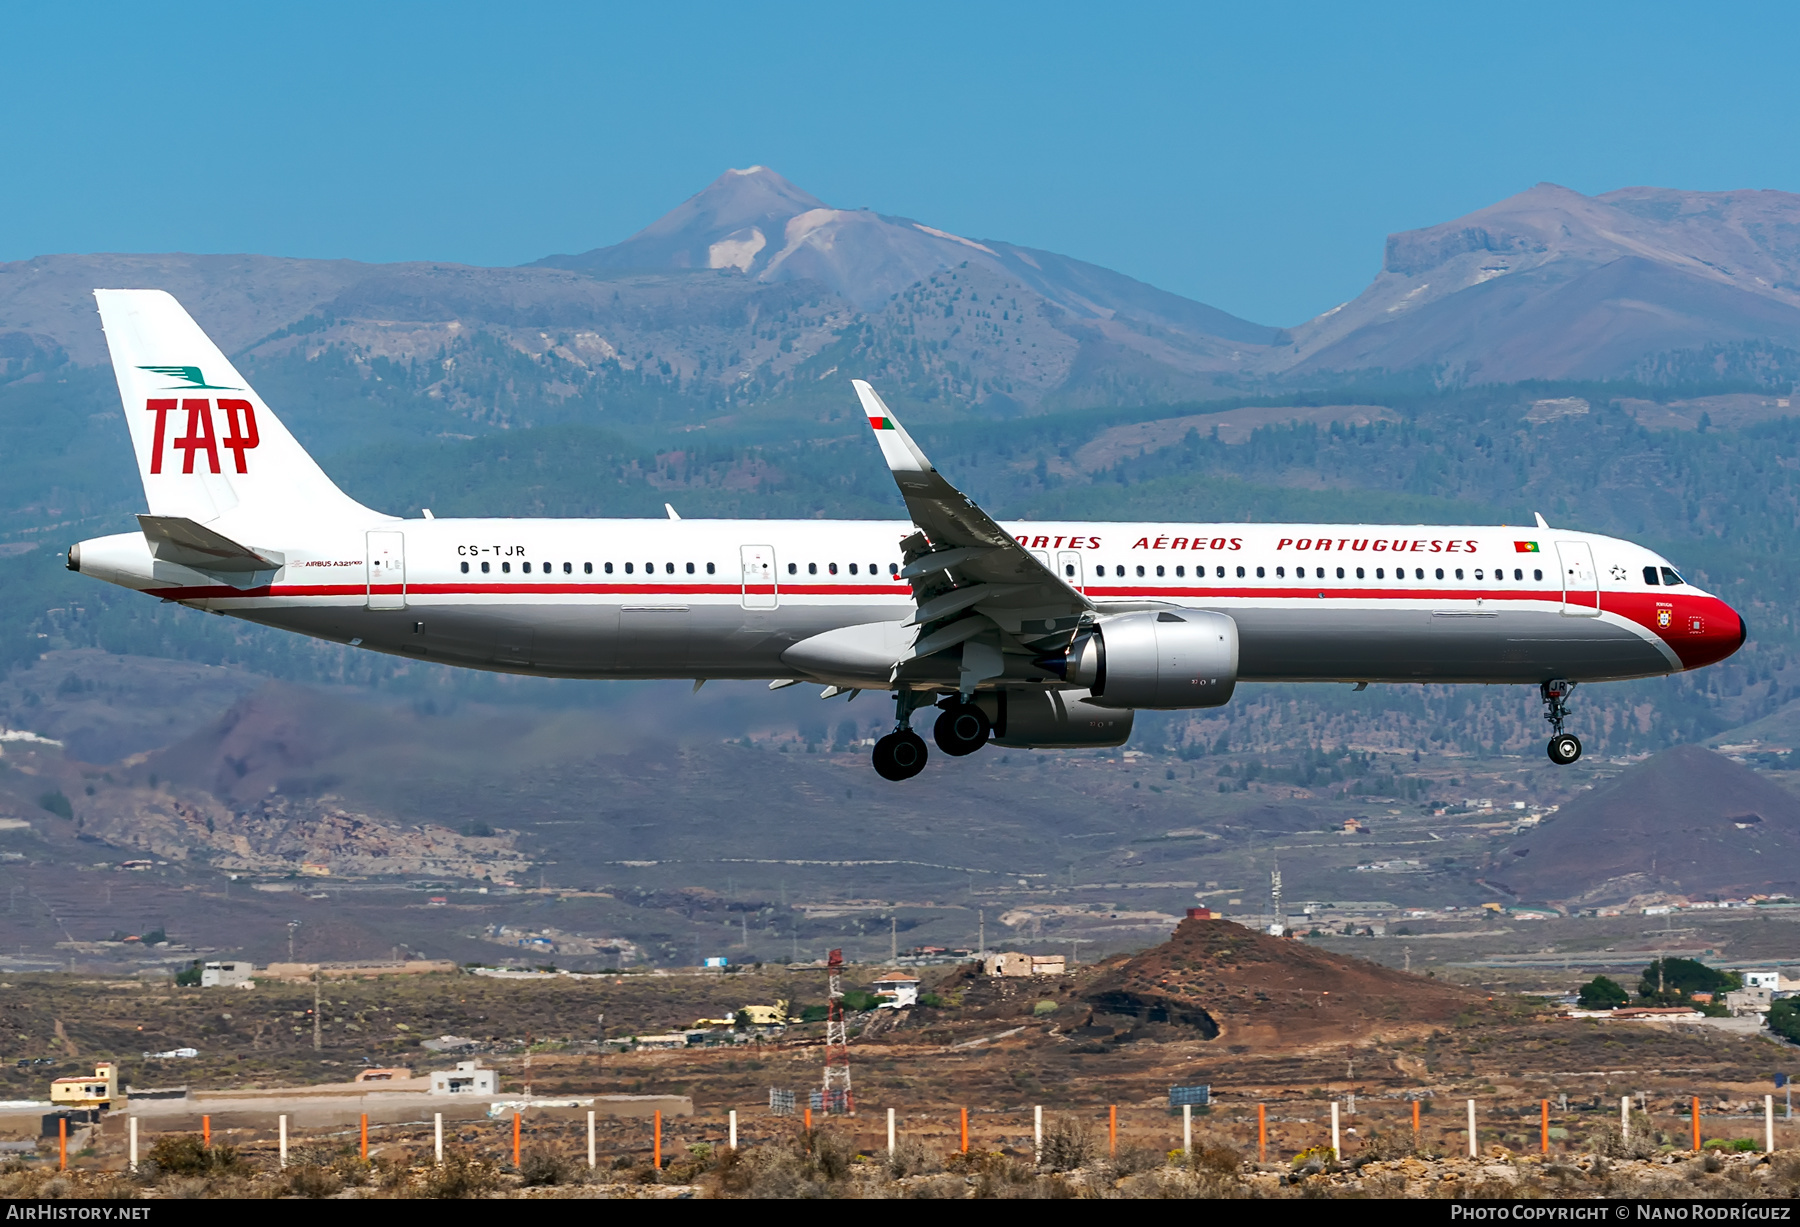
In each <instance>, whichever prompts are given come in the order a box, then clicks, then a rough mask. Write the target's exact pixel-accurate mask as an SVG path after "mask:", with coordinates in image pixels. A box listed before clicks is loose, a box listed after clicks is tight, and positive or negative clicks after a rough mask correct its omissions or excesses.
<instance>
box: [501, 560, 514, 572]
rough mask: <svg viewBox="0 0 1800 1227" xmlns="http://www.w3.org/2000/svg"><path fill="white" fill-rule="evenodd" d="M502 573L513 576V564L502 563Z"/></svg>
mask: <svg viewBox="0 0 1800 1227" xmlns="http://www.w3.org/2000/svg"><path fill="white" fill-rule="evenodd" d="M500 573H501V574H503V575H511V574H512V563H510V562H503V563H501V564H500Z"/></svg>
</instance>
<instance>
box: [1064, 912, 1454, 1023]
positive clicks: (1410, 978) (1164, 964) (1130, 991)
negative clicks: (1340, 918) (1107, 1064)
mask: <svg viewBox="0 0 1800 1227" xmlns="http://www.w3.org/2000/svg"><path fill="white" fill-rule="evenodd" d="M1083 999H1084V1000H1085V1001H1086V1002H1087V1003H1088V1004H1089V1005H1091V1006H1092V1007H1093V1008H1094V1011H1095V1013H1096V1014H1097V1015H1115V1016H1120V1017H1124V1018H1130V1019H1134V1020H1137V1021H1140V1022H1143V1023H1149V1024H1158V1023H1166V1024H1169V1025H1172V1026H1180V1027H1192V1028H1195V1029H1197V1030H1199V1031H1200V1033H1201V1034H1202V1035H1204V1036H1206V1037H1207V1038H1208V1039H1219V1040H1222V1041H1224V1042H1225V1043H1227V1044H1232V1045H1238V1044H1242V1045H1249V1046H1251V1047H1255V1048H1269V1047H1278V1046H1279V1047H1292V1046H1296V1045H1304V1044H1310V1043H1342V1042H1346V1041H1350V1040H1358V1041H1366V1040H1370V1039H1373V1038H1376V1037H1378V1036H1390V1037H1391V1036H1396V1035H1400V1034H1402V1033H1404V1032H1406V1031H1408V1030H1412V1029H1416V1028H1417V1027H1419V1026H1421V1025H1425V1026H1442V1025H1445V1024H1447V1023H1451V1022H1454V1021H1455V1020H1456V1019H1457V1018H1458V1017H1460V1016H1463V1015H1468V1014H1472V1013H1474V1012H1476V1011H1479V1010H1482V1009H1484V1008H1485V1006H1486V999H1485V998H1484V997H1483V996H1482V995H1479V994H1476V993H1473V992H1470V991H1469V990H1467V989H1462V988H1457V987H1455V986H1453V985H1449V984H1442V983H1439V982H1438V981H1436V980H1434V979H1430V978H1427V977H1425V976H1414V975H1409V974H1407V973H1406V972H1402V971H1396V970H1394V969H1393V968H1391V967H1383V966H1381V965H1379V964H1377V963H1370V962H1365V961H1364V960H1362V959H1354V958H1348V957H1346V956H1343V955H1337V954H1330V953H1327V952H1326V951H1324V950H1320V949H1317V948H1316V947H1312V946H1308V945H1307V944H1306V943H1304V942H1299V941H1290V940H1288V939H1285V938H1280V937H1272V936H1270V935H1268V934H1266V933H1258V932H1256V931H1254V930H1252V929H1247V928H1245V927H1243V926H1242V925H1238V924H1233V923H1232V922H1230V921H1228V920H1184V921H1182V922H1181V924H1180V926H1179V927H1178V928H1177V929H1176V930H1175V933H1174V935H1173V936H1172V937H1170V938H1169V940H1168V941H1166V942H1164V943H1163V944H1162V945H1160V946H1153V947H1151V948H1150V949H1148V950H1145V951H1143V952H1142V953H1140V954H1137V955H1134V956H1132V957H1131V958H1128V959H1123V960H1120V962H1119V963H1118V964H1117V965H1116V966H1114V967H1112V968H1110V969H1109V970H1107V971H1106V972H1105V973H1103V974H1102V975H1101V976H1100V977H1098V978H1097V979H1095V980H1094V981H1093V982H1092V983H1091V984H1090V985H1089V986H1088V987H1087V989H1086V991H1085V992H1084V993H1083Z"/></svg>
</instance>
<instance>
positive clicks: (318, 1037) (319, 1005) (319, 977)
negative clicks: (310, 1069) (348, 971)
mask: <svg viewBox="0 0 1800 1227" xmlns="http://www.w3.org/2000/svg"><path fill="white" fill-rule="evenodd" d="M324 983H325V974H324V971H323V969H321V968H317V967H315V968H313V1051H314V1052H323V1051H325V1038H324V1029H323V1027H322V1026H321V1020H320V1018H319V1012H320V1011H321V1010H322V1009H324V1002H323V1000H322V998H321V995H320V990H321V988H322V987H323V985H324Z"/></svg>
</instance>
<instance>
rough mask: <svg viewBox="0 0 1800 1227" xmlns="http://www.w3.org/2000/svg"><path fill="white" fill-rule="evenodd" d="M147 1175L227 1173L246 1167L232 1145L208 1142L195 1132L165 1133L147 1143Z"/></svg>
mask: <svg viewBox="0 0 1800 1227" xmlns="http://www.w3.org/2000/svg"><path fill="white" fill-rule="evenodd" d="M149 1169H150V1170H149V1173H148V1174H149V1175H150V1177H151V1178H152V1179H155V1180H159V1181H160V1179H161V1178H162V1177H165V1176H226V1175H235V1174H238V1173H242V1172H244V1171H246V1170H248V1165H247V1164H245V1163H244V1161H243V1160H242V1159H240V1158H239V1157H238V1152H237V1147H235V1146H208V1145H207V1144H206V1142H205V1141H204V1140H203V1139H202V1138H201V1137H200V1135H199V1134H197V1133H167V1134H164V1135H163V1136H161V1137H159V1138H157V1139H156V1140H155V1141H154V1142H152V1143H150V1158H149Z"/></svg>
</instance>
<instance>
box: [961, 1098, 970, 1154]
mask: <svg viewBox="0 0 1800 1227" xmlns="http://www.w3.org/2000/svg"><path fill="white" fill-rule="evenodd" d="M962 1152H963V1153H964V1154H965V1155H966V1154H968V1153H969V1110H968V1109H967V1108H964V1109H963V1110H962Z"/></svg>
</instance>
